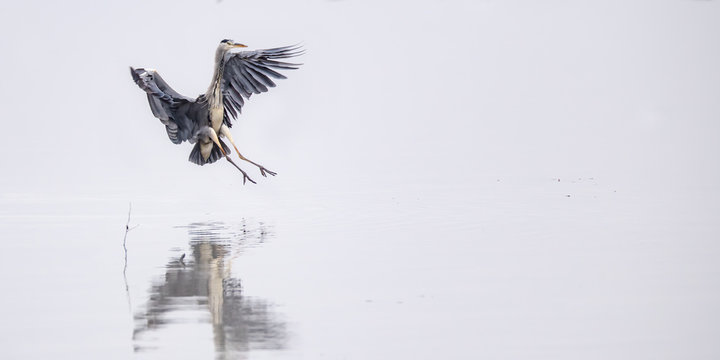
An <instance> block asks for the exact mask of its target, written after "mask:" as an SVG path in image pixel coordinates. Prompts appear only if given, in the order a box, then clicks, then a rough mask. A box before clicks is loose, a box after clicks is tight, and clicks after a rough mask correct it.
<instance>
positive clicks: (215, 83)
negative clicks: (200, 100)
mask: <svg viewBox="0 0 720 360" xmlns="http://www.w3.org/2000/svg"><path fill="white" fill-rule="evenodd" d="M224 69H225V51H224V50H223V49H222V48H218V49H217V51H216V52H215V71H214V72H213V79H212V82H210V87H209V88H208V89H207V92H206V93H205V97H206V98H207V99H208V101H209V102H210V106H213V105H214V106H220V105H222V92H221V91H220V84H221V81H222V74H223V70H224Z"/></svg>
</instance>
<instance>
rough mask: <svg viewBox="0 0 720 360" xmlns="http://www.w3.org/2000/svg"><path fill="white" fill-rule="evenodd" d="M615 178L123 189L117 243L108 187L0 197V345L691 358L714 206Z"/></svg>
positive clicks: (39, 354)
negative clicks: (257, 197)
mask: <svg viewBox="0 0 720 360" xmlns="http://www.w3.org/2000/svg"><path fill="white" fill-rule="evenodd" d="M632 190H633V189H632V187H628V186H619V185H617V184H613V183H611V182H609V181H604V180H602V179H595V178H576V179H572V180H562V181H558V179H538V180H536V181H510V180H503V179H492V180H487V181H486V182H484V183H479V184H468V185H465V186H455V187H443V186H442V185H437V186H435V187H427V186H425V187H422V186H420V187H414V186H412V185H408V186H404V187H397V188H375V189H373V190H372V191H369V190H358V191H356V192H355V193H352V192H337V193H333V192H325V193H318V192H315V193H309V192H307V191H292V192H290V191H289V192H287V193H282V194H279V195H278V196H277V197H276V198H275V199H273V200H272V201H266V200H267V199H261V200H263V201H258V202H253V201H252V199H249V200H248V201H247V202H246V203H243V204H232V205H227V203H225V202H217V203H213V204H205V205H198V204H194V205H193V204H187V203H184V202H177V203H167V202H158V201H154V200H137V201H135V202H133V211H132V215H131V219H130V226H131V227H132V230H130V231H129V232H128V234H127V238H126V242H127V244H126V245H127V261H126V259H125V252H124V249H123V246H122V242H123V237H124V235H125V229H124V227H125V224H126V222H127V207H128V203H127V202H126V201H125V200H124V199H121V200H118V199H115V200H113V199H59V200H54V201H52V200H43V199H29V198H20V197H17V198H12V197H6V198H4V199H3V208H2V211H1V212H0V216H1V217H0V236H1V237H2V243H1V245H0V246H1V249H0V250H1V253H2V254H3V260H2V261H1V262H0V279H1V280H2V283H3V296H2V298H1V299H0V312H1V313H0V315H1V316H2V317H3V319H4V322H3V326H2V327H0V345H1V346H0V348H1V349H2V350H0V351H1V352H2V353H3V356H2V357H3V358H8V359H47V358H88V359H97V358H102V359H129V358H141V359H214V358H217V359H225V358H226V359H243V358H248V359H297V358H301V359H303V358H305V359H318V358H320V359H322V358H327V359H388V358H408V359H410V358H412V359H437V358H453V359H477V358H483V357H490V358H534V359H537V358H541V359H577V358H598V359H600V358H633V359H651V358H652V359H657V358H679V356H680V355H682V354H683V352H684V351H685V350H686V349H687V348H688V346H691V347H693V348H694V349H696V350H695V351H696V352H695V353H697V354H701V355H702V354H704V355H703V356H700V357H698V358H707V359H710V358H712V357H713V356H714V355H718V354H720V349H719V348H718V346H717V344H716V341H715V339H716V338H717V337H716V336H715V335H717V334H718V333H720V332H719V330H720V329H719V328H718V325H717V324H720V312H718V310H717V306H716V304H717V303H718V301H720V286H718V282H717V274H718V266H717V261H716V259H717V258H718V255H720V251H719V250H720V249H719V247H718V246H717V242H716V236H717V234H718V231H717V230H718V229H717V225H716V223H715V219H716V217H717V215H718V209H717V207H716V206H714V205H713V204H714V202H712V201H709V199H707V198H704V197H703V196H702V194H699V193H695V192H693V191H689V190H688V191H686V192H682V191H678V190H677V189H676V191H675V192H674V193H672V194H668V193H664V192H662V191H655V190H651V189H650V190H648V189H646V190H645V191H632ZM293 194H294V195H293ZM298 194H302V195H298ZM263 204H264V205H263ZM203 206H205V208H203ZM697 209H703V211H698V210H697Z"/></svg>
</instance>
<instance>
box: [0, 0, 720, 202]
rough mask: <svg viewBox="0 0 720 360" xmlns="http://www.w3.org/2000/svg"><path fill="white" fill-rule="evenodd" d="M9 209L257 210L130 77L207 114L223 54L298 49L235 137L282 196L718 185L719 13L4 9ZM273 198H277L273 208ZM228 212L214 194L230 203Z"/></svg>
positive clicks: (426, 6)
mask: <svg viewBox="0 0 720 360" xmlns="http://www.w3.org/2000/svg"><path fill="white" fill-rule="evenodd" d="M0 7H1V9H0V30H1V32H2V34H3V35H2V48H3V50H2V54H3V56H2V57H0V65H1V66H2V69H4V75H3V81H2V82H1V83H0V98H1V99H2V104H3V108H4V110H5V111H4V118H3V119H2V121H3V124H4V134H5V137H4V140H3V141H2V142H0V151H2V153H3V154H4V155H3V156H2V159H1V160H0V169H1V171H2V174H3V176H2V177H0V188H1V189H2V190H1V193H2V194H4V195H5V196H20V197H22V196H51V197H52V196H70V197H72V196H77V195H81V196H116V197H120V198H134V197H138V196H141V194H160V195H159V196H160V197H162V196H163V195H162V194H163V193H173V194H180V193H186V194H187V196H197V195H196V194H193V192H192V191H190V188H189V187H193V186H200V185H202V184H207V183H208V181H211V182H212V184H213V186H211V187H208V188H209V189H206V191H207V192H209V193H216V194H226V193H228V192H247V191H248V190H247V187H246V188H242V187H241V176H239V174H238V173H237V172H236V170H234V169H233V168H232V167H231V166H229V164H227V163H225V162H221V163H217V164H213V165H211V166H205V167H203V168H199V167H197V166H196V165H193V164H191V163H189V162H188V161H187V157H188V154H189V152H190V149H191V146H190V145H189V144H187V143H185V144H183V145H180V146H177V145H173V144H172V143H170V141H169V140H168V139H167V136H166V135H165V131H164V129H163V126H162V125H161V124H160V122H159V121H158V120H157V119H155V118H154V117H153V116H152V114H151V112H150V109H149V107H148V105H147V102H146V99H145V95H144V94H143V93H142V91H141V90H140V89H138V88H137V87H136V86H135V84H134V83H133V82H132V81H131V79H130V75H129V71H128V66H136V67H151V68H155V69H157V70H158V71H159V72H160V74H161V75H162V76H163V77H164V78H165V79H166V80H167V81H168V82H169V83H170V84H171V86H173V87H174V88H175V89H176V90H178V91H179V92H181V93H182V94H185V95H187V96H192V97H195V96H197V95H198V94H200V93H203V92H204V91H205V90H206V89H207V86H208V85H209V81H210V77H211V74H212V65H213V54H214V49H215V47H216V46H217V43H218V42H219V40H221V39H223V38H231V39H234V40H236V41H239V42H242V43H245V44H248V45H249V46H250V47H251V48H266V47H274V46H281V45H287V44H294V43H302V44H303V45H304V46H305V48H306V49H307V54H306V55H305V56H303V58H302V59H301V60H300V61H301V62H303V63H304V64H305V65H304V66H303V67H302V68H301V69H300V70H297V71H292V72H289V73H288V76H289V79H288V80H284V81H280V82H279V84H278V87H277V88H275V89H272V90H271V91H270V92H269V93H266V94H262V95H260V96H253V98H252V99H251V100H250V101H248V102H247V105H246V106H245V108H244V109H243V114H242V116H241V118H240V119H239V121H238V122H237V123H236V125H235V126H234V127H233V133H234V134H235V139H236V142H238V143H239V147H240V150H241V151H243V152H244V153H245V155H246V156H248V157H250V158H251V159H254V160H256V161H257V162H260V163H262V164H263V165H266V166H267V167H268V168H269V169H272V170H274V171H277V172H278V173H279V175H278V176H277V177H276V178H273V179H261V178H260V176H259V174H257V173H256V172H255V170H256V169H253V168H252V167H251V166H247V167H246V168H247V169H248V170H249V171H251V174H253V175H255V178H256V180H259V181H260V183H261V184H260V185H258V186H257V187H256V190H255V191H270V190H267V189H269V187H275V188H281V187H283V186H285V185H293V186H294V185H296V184H309V186H311V187H312V186H317V187H334V188H338V189H340V190H341V191H342V189H350V188H352V187H354V186H361V185H362V184H368V183H380V184H382V183H386V182H387V183H398V184H402V183H409V182H410V183H412V182H418V181H421V182H422V181H428V182H444V183H453V182H456V181H472V180H473V179H485V178H507V177H514V178H529V179H541V178H542V179H544V178H549V177H575V176H596V177H604V178H605V179H616V180H620V179H621V181H624V182H630V183H637V184H648V183H657V182H661V183H662V184H663V185H662V186H666V185H667V186H670V187H671V188H672V187H675V186H677V185H679V184H683V183H685V182H690V183H692V184H694V185H693V186H700V187H702V188H705V189H709V188H710V187H712V186H713V184H717V183H718V181H720V171H719V169H720V165H719V163H718V161H717V154H719V153H720V145H719V144H720V142H718V136H719V135H720V125H718V119H719V118H720V102H718V101H717V99H718V96H719V95H720V71H718V69H717V64H720V41H719V40H720V21H718V20H719V19H720V4H718V3H717V2H714V1H681V0H672V1H671V0H663V1H595V2H574V1H560V0H553V1H427V0H422V1H393V2H387V1H353V0H344V1H320V0H317V1H268V2H257V1H238V0H226V1H223V2H220V3H218V2H215V1H210V0H207V1H152V2H146V1H136V2H133V1H123V2H94V1H64V2H55V1H44V2H22V1H13V2H9V1H6V2H3V4H2V5H0ZM260 189H265V190H260ZM218 196H219V195H218Z"/></svg>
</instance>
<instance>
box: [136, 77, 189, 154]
mask: <svg viewBox="0 0 720 360" xmlns="http://www.w3.org/2000/svg"><path fill="white" fill-rule="evenodd" d="M130 74H131V75H132V77H133V80H135V83H136V84H137V85H138V86H139V87H140V88H141V89H143V90H145V92H146V93H147V98H148V102H149V103H150V109H151V110H152V113H153V115H155V117H156V118H158V119H160V121H161V122H162V123H163V124H164V125H165V130H166V131H167V134H168V137H169V138H170V141H172V142H173V143H175V144H180V143H181V142H183V141H185V140H188V139H189V138H190V137H191V136H192V135H193V129H194V128H195V121H194V120H193V119H192V118H191V117H190V116H189V114H188V113H189V112H191V110H192V108H193V107H194V105H195V100H194V99H190V98H188V97H185V96H182V95H180V94H178V92H177V91H175V90H173V89H172V88H171V87H170V85H168V84H167V83H166V82H165V80H163V78H162V77H160V74H158V73H157V72H156V71H155V70H150V69H143V68H139V69H133V68H132V67H131V68H130Z"/></svg>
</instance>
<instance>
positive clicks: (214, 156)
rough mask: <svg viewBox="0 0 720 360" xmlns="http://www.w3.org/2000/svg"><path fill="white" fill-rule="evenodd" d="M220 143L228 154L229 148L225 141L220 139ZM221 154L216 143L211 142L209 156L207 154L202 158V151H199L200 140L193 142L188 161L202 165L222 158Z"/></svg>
mask: <svg viewBox="0 0 720 360" xmlns="http://www.w3.org/2000/svg"><path fill="white" fill-rule="evenodd" d="M220 144H222V147H223V150H225V153H226V154H228V155H230V148H229V147H228V146H227V145H225V143H224V142H223V141H222V140H220ZM222 157H223V154H222V151H220V148H219V147H218V146H217V144H215V143H213V148H212V151H211V152H210V156H208V158H207V159H205V158H203V156H202V152H201V151H200V141H198V142H196V143H195V146H194V147H193V149H192V151H191V152H190V157H189V158H188V161H190V162H191V163H194V164H198V165H200V166H203V165H205V164H212V163H214V162H216V161H218V160H219V159H222Z"/></svg>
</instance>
